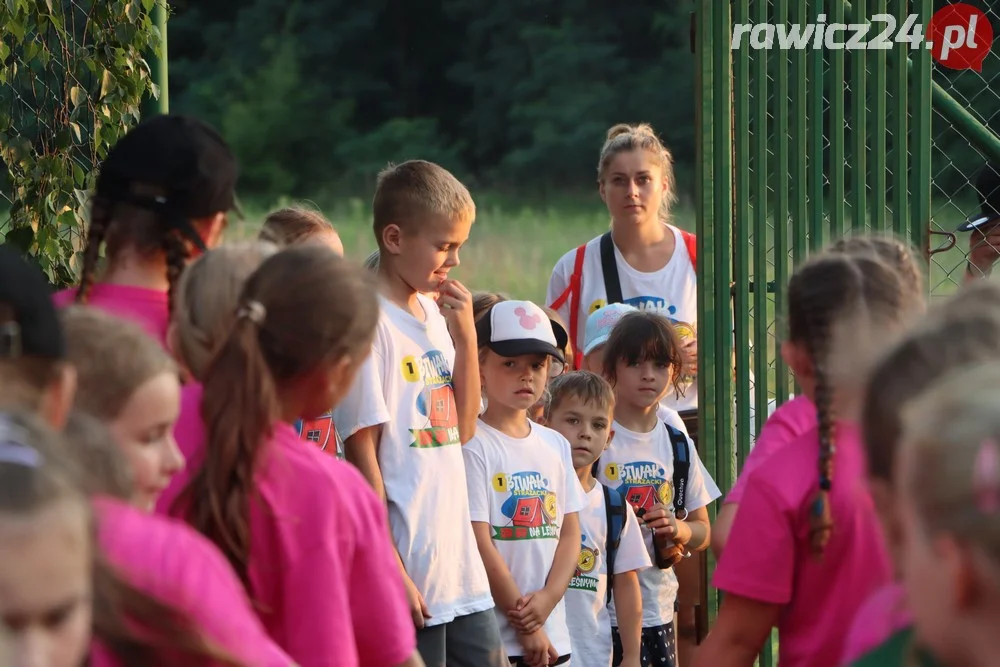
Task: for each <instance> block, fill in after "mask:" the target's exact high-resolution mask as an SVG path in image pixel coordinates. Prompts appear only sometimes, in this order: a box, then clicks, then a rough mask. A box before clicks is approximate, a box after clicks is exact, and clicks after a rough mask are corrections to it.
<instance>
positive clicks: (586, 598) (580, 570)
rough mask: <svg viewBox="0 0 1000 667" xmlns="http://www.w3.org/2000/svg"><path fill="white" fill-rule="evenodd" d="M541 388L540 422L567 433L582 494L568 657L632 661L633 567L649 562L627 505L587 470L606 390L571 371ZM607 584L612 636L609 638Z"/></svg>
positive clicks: (638, 631)
mask: <svg viewBox="0 0 1000 667" xmlns="http://www.w3.org/2000/svg"><path fill="white" fill-rule="evenodd" d="M549 394H550V396H549V400H548V402H547V403H546V405H545V419H544V420H545V424H546V425H547V426H548V427H549V428H552V429H555V430H556V431H558V432H559V433H561V434H562V435H563V437H565V438H566V439H567V440H569V442H570V445H571V446H572V451H573V465H574V467H575V468H576V474H577V477H578V478H579V479H580V484H581V485H582V486H583V489H584V491H586V492H587V500H588V504H587V508H586V509H585V510H583V511H582V512H580V533H581V549H580V559H579V566H578V567H577V571H576V575H575V576H574V577H573V579H572V581H571V582H570V585H569V589H568V590H567V591H566V603H567V604H566V617H567V622H568V623H569V630H570V640H571V642H572V645H573V665H574V667H608V666H609V665H611V664H612V657H613V658H614V662H613V664H614V665H616V666H617V665H622V666H623V667H639V665H640V651H641V643H642V594H641V592H640V590H639V578H638V576H637V575H636V572H637V571H638V570H641V569H644V568H647V567H650V566H651V565H652V563H651V562H650V560H649V554H648V553H647V552H646V546H645V544H644V543H643V538H642V533H641V532H640V530H639V523H638V521H637V520H636V518H635V514H633V512H632V508H631V507H630V506H629V504H628V503H627V502H625V499H624V498H622V497H621V495H620V494H618V492H617V491H615V490H613V489H608V488H605V487H603V486H602V485H601V484H598V483H597V480H596V479H594V473H593V471H594V468H595V466H596V464H597V461H598V460H599V459H600V458H601V454H602V453H603V452H604V450H605V448H606V447H607V446H608V443H610V442H611V438H612V436H613V435H614V433H613V432H612V431H611V423H612V420H613V417H614V415H613V412H614V403H615V397H614V392H613V391H612V389H611V385H609V384H608V382H607V381H606V380H605V379H604V378H602V377H601V376H599V375H596V374H595V373H591V372H589V371H576V372H572V373H566V374H565V375H561V376H559V377H557V378H555V379H553V380H552V381H551V382H550V383H549ZM612 494H614V495H612ZM616 496H617V497H616ZM616 501H617V502H616ZM609 547H610V548H609ZM611 560H613V561H614V562H613V563H611V562H610V561H611ZM612 570H613V571H612ZM609 586H610V588H611V590H612V591H613V594H614V608H615V611H616V613H617V620H618V630H619V637H620V641H619V640H618V638H615V641H613V640H612V632H611V617H610V614H609V613H608V603H609V601H610V599H611V596H610V595H608V587H609Z"/></svg>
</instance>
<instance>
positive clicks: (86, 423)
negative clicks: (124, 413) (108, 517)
mask: <svg viewBox="0 0 1000 667" xmlns="http://www.w3.org/2000/svg"><path fill="white" fill-rule="evenodd" d="M63 437H64V438H65V439H66V441H67V443H69V445H70V446H71V447H72V448H73V457H74V458H75V459H76V460H78V461H79V462H80V463H81V465H82V466H83V468H84V470H86V471H87V474H86V475H85V476H84V480H83V483H84V486H85V490H86V492H87V495H89V496H96V495H106V496H112V497H114V498H118V499H119V500H124V501H128V500H129V499H130V498H131V497H132V493H133V488H134V487H133V484H134V476H133V471H132V466H131V465H129V462H128V459H126V458H125V455H124V454H123V453H122V450H121V448H120V447H119V446H118V444H117V443H116V442H115V439H114V436H112V435H111V432H110V431H109V430H108V427H107V426H106V425H105V424H104V422H102V421H100V420H98V419H97V418H95V417H93V416H91V415H88V414H87V413H85V412H80V411H78V410H74V411H73V412H71V413H70V415H69V419H68V420H67V421H66V428H64V429H63Z"/></svg>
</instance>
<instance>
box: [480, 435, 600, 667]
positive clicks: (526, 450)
mask: <svg viewBox="0 0 1000 667" xmlns="http://www.w3.org/2000/svg"><path fill="white" fill-rule="evenodd" d="M528 424H529V425H530V427H531V431H530V432H529V434H528V436H527V437H525V438H512V437H510V436H509V435H507V434H505V433H502V432H500V431H498V430H496V429H494V428H492V427H491V426H489V425H487V424H486V423H484V422H483V421H482V420H480V421H479V422H478V423H477V424H476V435H475V436H474V437H473V438H472V440H470V441H469V442H467V443H466V444H465V446H464V447H462V454H463V455H464V456H465V468H466V481H467V484H468V489H469V491H468V493H469V515H470V517H471V519H472V521H480V522H484V523H488V524H489V525H490V532H491V534H492V536H493V544H494V545H495V546H496V548H497V551H499V552H500V556H501V557H502V558H503V561H504V563H506V565H507V569H508V570H510V574H511V576H512V577H513V578H514V581H515V583H517V587H518V589H519V590H520V591H521V594H522V595H527V594H529V593H533V592H535V591H539V590H541V589H543V588H544V587H545V580H546V578H547V577H548V576H549V570H550V569H551V568H552V561H553V559H554V558H555V555H556V547H557V546H558V545H559V532H560V530H561V529H562V524H563V517H564V516H565V515H567V514H571V513H573V512H580V511H582V510H584V509H585V508H586V507H587V496H586V494H585V493H584V491H583V487H582V486H581V485H580V480H579V479H577V476H576V470H575V469H574V468H573V458H572V454H571V452H570V445H569V441H568V440H566V438H564V437H563V436H562V435H560V434H559V433H558V432H556V431H553V430H552V429H550V428H546V427H545V426H540V425H538V424H535V423H533V422H528ZM494 611H495V613H496V617H497V622H498V623H499V625H500V637H501V638H502V639H503V643H504V647H505V649H506V650H507V655H508V656H520V655H522V654H523V652H524V649H522V648H521V644H520V643H519V642H518V640H517V631H516V630H515V629H514V628H513V627H512V626H511V625H510V623H509V622H508V621H507V614H506V611H507V610H505V609H499V608H496V609H495V610H494ZM544 629H545V634H546V635H547V636H548V638H549V641H551V642H552V645H553V646H554V647H555V649H556V650H557V651H558V652H559V655H567V654H568V653H570V651H571V650H572V647H571V645H570V638H569V628H568V626H567V625H566V604H565V598H563V599H561V600H560V601H559V603H558V604H556V606H555V608H554V609H553V610H552V613H551V614H549V618H548V620H547V621H546V622H545V627H544ZM573 662H574V664H575V660H574V661H573Z"/></svg>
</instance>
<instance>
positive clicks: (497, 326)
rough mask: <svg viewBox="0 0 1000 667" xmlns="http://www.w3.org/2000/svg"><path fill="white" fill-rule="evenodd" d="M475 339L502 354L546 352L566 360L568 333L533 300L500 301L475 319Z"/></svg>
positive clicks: (517, 355)
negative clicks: (564, 352)
mask: <svg viewBox="0 0 1000 667" xmlns="http://www.w3.org/2000/svg"><path fill="white" fill-rule="evenodd" d="M476 339H477V342H478V344H479V346H480V347H483V346H485V347H488V348H490V349H491V350H493V351H494V352H496V353H497V354H499V355H500V356H501V357H519V356H521V355H522V354H547V355H549V356H551V357H555V358H556V359H558V360H559V361H563V362H564V361H565V359H564V358H563V352H562V351H563V348H565V347H566V342H567V340H568V339H569V336H568V335H567V334H566V330H565V329H564V328H563V327H562V325H561V324H559V323H558V322H555V321H553V320H552V319H551V318H550V317H549V315H548V313H546V312H545V311H544V310H542V309H541V308H540V307H539V306H538V305H536V304H534V303H532V302H531V301H501V302H499V303H496V304H494V305H493V306H492V307H490V309H489V310H488V311H487V312H486V313H485V314H484V315H483V316H482V317H480V318H479V319H478V320H477V321H476Z"/></svg>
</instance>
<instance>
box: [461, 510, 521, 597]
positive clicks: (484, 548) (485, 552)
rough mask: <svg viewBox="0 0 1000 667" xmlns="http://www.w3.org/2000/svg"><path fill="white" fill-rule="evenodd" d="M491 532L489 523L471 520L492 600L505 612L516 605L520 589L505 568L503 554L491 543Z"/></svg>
mask: <svg viewBox="0 0 1000 667" xmlns="http://www.w3.org/2000/svg"><path fill="white" fill-rule="evenodd" d="M491 532H492V528H491V527H490V524H488V523H486V522H485V521H473V522H472V533H473V534H474V535H475V536H476V546H477V547H479V556H480V557H481V558H482V559H483V565H484V566H485V567H486V576H487V578H488V579H489V582H490V592H491V593H492V594H493V601H494V602H495V603H496V605H497V606H498V607H499V608H500V609H502V610H503V611H505V612H506V611H510V610H512V609H514V608H515V607H516V606H517V601H518V600H520V599H521V591H520V589H519V588H518V587H517V583H516V582H515V581H514V577H513V576H512V575H511V573H510V570H509V569H508V568H507V563H505V562H504V560H503V556H501V555H500V552H499V551H497V548H496V546H495V545H494V544H493V535H492V534H491Z"/></svg>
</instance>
